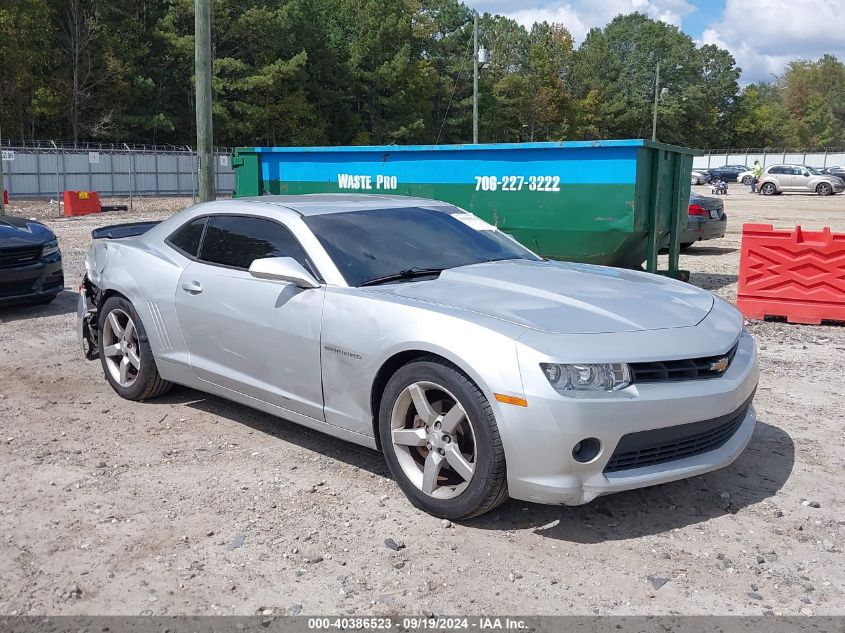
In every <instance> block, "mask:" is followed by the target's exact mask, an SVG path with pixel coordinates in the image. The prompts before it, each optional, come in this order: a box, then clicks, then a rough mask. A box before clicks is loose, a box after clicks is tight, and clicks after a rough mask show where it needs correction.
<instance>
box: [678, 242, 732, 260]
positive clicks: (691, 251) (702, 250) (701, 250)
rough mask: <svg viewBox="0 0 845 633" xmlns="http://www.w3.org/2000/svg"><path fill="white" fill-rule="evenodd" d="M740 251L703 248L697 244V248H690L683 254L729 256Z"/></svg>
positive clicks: (715, 247)
mask: <svg viewBox="0 0 845 633" xmlns="http://www.w3.org/2000/svg"><path fill="white" fill-rule="evenodd" d="M738 250H739V249H738V248H725V247H724V246H701V245H699V244H696V245H695V246H690V247H689V248H688V249H686V250H685V251H684V252H683V253H682V254H683V255H692V256H693V257H699V256H701V255H727V254H728V253H735V252H737V251H738Z"/></svg>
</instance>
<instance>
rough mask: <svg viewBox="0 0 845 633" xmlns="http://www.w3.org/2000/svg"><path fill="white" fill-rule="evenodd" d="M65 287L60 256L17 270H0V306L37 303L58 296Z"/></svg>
mask: <svg viewBox="0 0 845 633" xmlns="http://www.w3.org/2000/svg"><path fill="white" fill-rule="evenodd" d="M64 287H65V278H64V272H63V270H62V259H61V256H53V257H48V258H47V259H44V260H41V261H39V262H36V263H33V264H30V265H28V266H20V267H17V268H3V269H2V270H0V305H12V304H19V303H26V302H30V301H38V300H39V299H46V298H47V297H51V296H55V295H57V294H59V293H60V292H61V291H62V290H63V289H64Z"/></svg>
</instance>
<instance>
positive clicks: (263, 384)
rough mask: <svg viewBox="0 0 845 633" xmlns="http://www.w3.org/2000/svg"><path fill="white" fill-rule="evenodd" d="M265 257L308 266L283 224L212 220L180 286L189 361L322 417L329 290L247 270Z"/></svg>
mask: <svg viewBox="0 0 845 633" xmlns="http://www.w3.org/2000/svg"><path fill="white" fill-rule="evenodd" d="M265 257H293V258H294V259H296V260H297V261H298V262H300V263H301V264H302V265H303V266H305V267H306V268H308V267H310V266H311V264H310V261H309V260H308V258H307V255H306V253H305V251H304V249H303V248H302V246H301V245H300V244H299V242H298V241H297V240H296V238H295V237H294V235H293V234H292V233H291V231H290V230H289V229H288V228H287V227H285V226H284V225H282V224H281V223H279V222H276V221H274V220H270V219H267V218H259V217H253V216H244V215H211V216H209V217H208V222H207V225H206V229H205V234H204V236H203V238H202V244H201V246H200V250H199V256H198V257H197V259H196V260H195V261H193V262H191V263H190V264H189V265H188V266H187V267H186V268H185V270H184V271H183V273H182V276H181V278H180V279H179V285H178V287H177V289H176V312H177V315H178V319H179V325H180V327H181V329H182V331H183V333H184V337H185V342H186V344H187V348H188V354H189V362H190V365H191V367H192V369H193V370H194V372H195V373H196V375H197V376H198V377H199V378H201V379H202V380H206V381H208V382H210V383H213V384H215V385H219V386H221V387H225V388H227V389H232V390H234V391H237V392H240V393H243V394H246V395H248V396H252V397H254V398H257V399H259V400H263V401H265V402H269V403H271V404H274V405H277V406H280V407H283V408H285V409H288V410H291V411H294V412H296V413H300V414H302V415H306V416H309V417H311V418H314V419H317V420H323V419H324V415H323V391H322V383H321V371H320V327H321V323H320V322H321V318H322V310H323V301H324V297H325V288H323V287H321V288H316V289H309V290H303V289H301V288H298V287H297V286H295V285H294V284H292V283H288V282H280V281H271V280H265V279H257V278H255V277H253V276H252V275H250V273H249V272H248V270H247V269H248V268H249V265H250V264H251V263H252V261H253V260H255V259H261V258H265ZM312 271H313V269H312ZM313 272H315V273H316V271H313Z"/></svg>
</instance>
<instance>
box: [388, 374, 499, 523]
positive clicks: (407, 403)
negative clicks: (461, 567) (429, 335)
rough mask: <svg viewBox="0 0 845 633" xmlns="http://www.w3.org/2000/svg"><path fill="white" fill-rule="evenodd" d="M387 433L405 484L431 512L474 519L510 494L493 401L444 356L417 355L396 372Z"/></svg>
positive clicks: (391, 458) (393, 464) (396, 473)
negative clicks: (413, 360) (441, 357)
mask: <svg viewBox="0 0 845 633" xmlns="http://www.w3.org/2000/svg"><path fill="white" fill-rule="evenodd" d="M379 437H380V439H381V445H382V448H383V450H384V455H385V459H386V460H387V465H388V468H390V472H391V474H392V475H393V478H394V479H395V480H396V482H397V483H398V484H399V487H400V488H401V489H402V492H404V493H405V495H406V496H407V497H408V499H409V500H410V501H411V503H412V504H414V505H415V506H416V507H418V508H420V509H422V510H425V511H426V512H428V513H429V514H433V515H434V516H438V517H442V518H445V519H455V520H460V519H469V518H471V517H474V516H478V515H479V514H484V513H485V512H488V511H490V510H492V509H493V508H495V507H496V506H497V505H499V504H500V503H502V502H503V501H504V500H505V499H507V497H508V487H507V476H506V467H505V452H504V449H503V447H502V441H501V438H500V437H499V429H498V427H497V426H496V420H495V418H494V416H493V410H492V408H491V407H490V403H489V402H488V401H487V398H485V397H484V394H483V393H481V390H480V389H479V388H478V387H477V386H476V385H475V383H473V382H472V381H471V380H470V379H469V378H468V377H467V376H466V375H465V374H464V373H462V372H461V371H459V370H458V369H457V368H455V367H454V366H453V365H451V364H449V363H447V362H445V361H443V360H441V359H439V358H436V357H431V358H426V359H423V360H420V361H415V362H412V363H409V364H408V365H405V366H404V367H402V368H401V369H399V371H397V372H396V373H395V374H394V375H393V377H392V378H391V379H390V381H389V382H388V383H387V387H386V388H385V391H384V395H383V396H382V399H381V406H380V407H379Z"/></svg>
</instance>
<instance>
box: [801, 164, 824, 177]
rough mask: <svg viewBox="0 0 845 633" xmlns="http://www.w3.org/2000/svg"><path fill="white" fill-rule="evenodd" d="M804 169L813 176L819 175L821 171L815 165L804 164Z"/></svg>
mask: <svg viewBox="0 0 845 633" xmlns="http://www.w3.org/2000/svg"><path fill="white" fill-rule="evenodd" d="M804 169H806V170H807V171H808V172H810V173H811V174H813V175H814V176H821V175H822V172H820V171H819V170H818V169H816V168H815V167H807V166H806V165H804Z"/></svg>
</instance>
